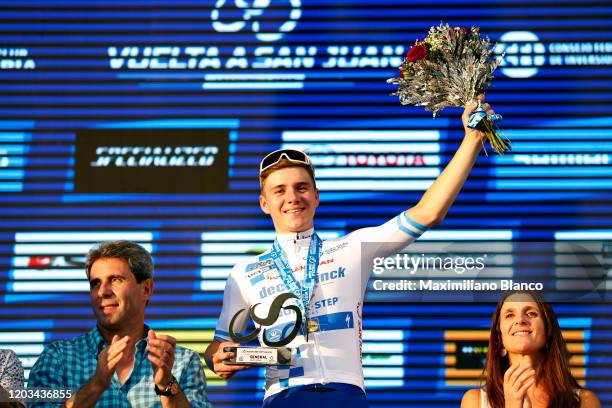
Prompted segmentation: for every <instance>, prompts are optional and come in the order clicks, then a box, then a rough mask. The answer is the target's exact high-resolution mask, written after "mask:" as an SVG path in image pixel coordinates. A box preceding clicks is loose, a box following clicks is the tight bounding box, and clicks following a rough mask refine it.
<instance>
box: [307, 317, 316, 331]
mask: <svg viewBox="0 0 612 408" xmlns="http://www.w3.org/2000/svg"><path fill="white" fill-rule="evenodd" d="M306 327H307V328H308V332H309V333H314V332H316V331H317V330H319V322H318V321H317V320H314V319H308V321H307V322H306Z"/></svg>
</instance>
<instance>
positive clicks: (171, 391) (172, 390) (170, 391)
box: [155, 376, 179, 397]
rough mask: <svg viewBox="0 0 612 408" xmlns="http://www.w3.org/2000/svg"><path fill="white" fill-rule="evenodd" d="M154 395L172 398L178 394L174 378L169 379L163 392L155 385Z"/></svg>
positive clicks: (177, 386)
mask: <svg viewBox="0 0 612 408" xmlns="http://www.w3.org/2000/svg"><path fill="white" fill-rule="evenodd" d="M155 393H156V394H157V395H163V396H165V397H174V396H175V395H176V394H178V393H179V385H178V382H177V381H176V378H175V377H174V376H172V377H171V378H170V381H168V384H167V385H166V388H164V389H163V390H160V389H159V388H157V384H155Z"/></svg>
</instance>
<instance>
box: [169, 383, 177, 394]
mask: <svg viewBox="0 0 612 408" xmlns="http://www.w3.org/2000/svg"><path fill="white" fill-rule="evenodd" d="M178 392H179V385H178V383H177V382H176V380H175V381H173V382H172V385H171V386H170V394H172V395H176V394H178Z"/></svg>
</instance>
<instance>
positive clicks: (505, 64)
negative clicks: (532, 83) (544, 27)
mask: <svg viewBox="0 0 612 408" xmlns="http://www.w3.org/2000/svg"><path fill="white" fill-rule="evenodd" d="M538 41H539V38H538V36H537V35H535V34H534V33H532V32H531V31H508V32H507V33H504V34H503V35H502V36H501V37H500V39H499V42H498V43H497V44H496V45H495V53H496V54H498V55H501V54H502V53H504V52H505V53H506V55H505V56H504V58H503V59H502V61H501V63H500V64H499V67H500V68H501V72H502V73H503V74H504V75H506V76H508V77H510V78H529V77H532V76H534V75H535V74H537V73H538V67H540V66H542V65H544V63H545V62H546V56H545V54H546V47H545V46H544V44H542V43H541V42H538Z"/></svg>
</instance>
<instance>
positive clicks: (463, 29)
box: [454, 27, 468, 34]
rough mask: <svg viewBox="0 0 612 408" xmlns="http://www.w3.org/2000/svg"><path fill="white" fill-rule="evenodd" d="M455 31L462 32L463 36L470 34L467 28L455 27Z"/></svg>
mask: <svg viewBox="0 0 612 408" xmlns="http://www.w3.org/2000/svg"><path fill="white" fill-rule="evenodd" d="M454 29H455V30H457V31H461V33H463V34H467V33H468V29H467V28H465V27H454Z"/></svg>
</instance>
